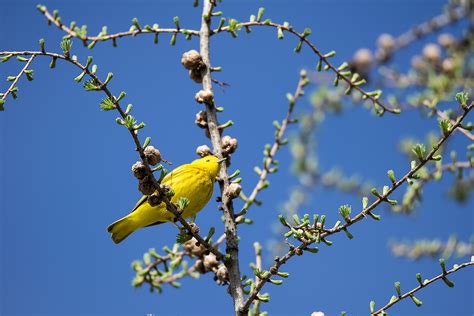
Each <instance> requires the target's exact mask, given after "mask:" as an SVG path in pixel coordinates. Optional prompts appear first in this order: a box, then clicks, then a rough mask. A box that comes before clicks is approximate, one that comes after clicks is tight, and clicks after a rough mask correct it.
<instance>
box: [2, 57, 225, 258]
mask: <svg viewBox="0 0 474 316" xmlns="http://www.w3.org/2000/svg"><path fill="white" fill-rule="evenodd" d="M0 55H13V56H21V55H24V56H32V57H35V56H50V57H53V58H56V59H61V60H64V61H67V62H69V63H71V64H73V65H74V66H76V67H78V68H80V69H81V70H82V71H83V72H85V73H86V74H87V75H88V76H90V77H91V78H92V79H93V80H94V81H96V82H97V84H98V89H99V90H102V91H103V92H104V93H105V94H106V95H107V97H108V98H109V99H110V100H111V101H112V102H113V104H114V106H115V108H116V110H117V111H118V112H119V113H120V116H121V117H122V118H124V119H125V117H127V115H128V114H126V113H125V111H124V110H123V109H122V107H121V106H120V104H119V102H118V101H117V98H116V97H115V96H114V95H113V94H112V93H111V92H110V90H109V89H108V88H107V85H106V84H105V83H104V82H102V81H101V80H100V79H99V77H97V75H96V74H95V73H92V72H91V71H90V70H89V68H87V67H86V66H84V65H82V64H81V63H79V62H78V61H77V60H74V59H71V58H69V57H66V56H65V55H61V54H57V53H51V52H40V51H21V52H20V51H17V52H0ZM128 131H129V133H130V136H131V137H132V139H133V142H134V143H135V147H136V150H137V152H138V153H139V155H140V158H141V160H142V161H143V164H144V165H145V169H146V173H147V175H148V176H149V177H150V178H151V179H152V181H153V184H154V186H155V189H156V190H157V191H158V192H160V196H163V202H164V203H165V205H166V209H167V210H168V211H169V212H171V213H172V214H173V215H174V216H175V217H176V219H177V220H178V221H179V222H180V223H181V225H183V227H184V228H185V229H186V231H187V232H188V233H189V234H190V235H191V236H193V237H194V238H196V239H197V240H198V241H199V242H200V243H201V244H202V245H203V246H204V247H205V248H206V249H207V250H209V251H210V252H212V253H213V254H215V255H216V258H218V260H222V259H223V258H224V256H223V255H222V253H220V252H219V250H218V249H216V248H215V247H213V246H212V245H210V244H209V243H208V242H206V241H205V240H204V238H202V237H201V236H200V235H199V234H197V233H195V232H194V231H193V229H192V227H191V226H190V225H189V223H188V222H187V221H186V220H185V219H184V218H183V217H182V216H181V213H182V210H179V209H178V207H177V206H176V205H175V204H174V203H172V202H171V201H170V200H169V199H168V198H167V197H166V195H165V193H164V192H163V190H162V188H161V186H160V184H159V182H158V181H157V180H156V178H155V176H154V174H153V172H152V170H151V168H150V165H149V164H148V161H147V159H146V156H145V153H144V148H143V147H142V145H141V143H140V140H139V139H138V135H137V133H136V132H135V130H134V129H131V128H130V129H128Z"/></svg>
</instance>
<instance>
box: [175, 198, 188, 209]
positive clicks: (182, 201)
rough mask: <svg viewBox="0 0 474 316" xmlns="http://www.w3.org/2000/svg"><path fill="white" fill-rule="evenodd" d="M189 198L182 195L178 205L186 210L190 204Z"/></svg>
mask: <svg viewBox="0 0 474 316" xmlns="http://www.w3.org/2000/svg"><path fill="white" fill-rule="evenodd" d="M189 202H190V201H189V199H188V198H187V197H184V196H180V197H179V199H178V207H179V209H180V210H184V209H185V208H186V207H187V206H188V205H189Z"/></svg>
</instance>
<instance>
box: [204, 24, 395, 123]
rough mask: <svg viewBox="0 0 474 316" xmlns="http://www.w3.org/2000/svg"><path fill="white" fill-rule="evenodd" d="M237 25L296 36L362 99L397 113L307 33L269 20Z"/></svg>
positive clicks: (226, 30)
mask: <svg viewBox="0 0 474 316" xmlns="http://www.w3.org/2000/svg"><path fill="white" fill-rule="evenodd" d="M239 26H240V27H250V26H262V27H264V26H267V27H273V28H276V29H280V30H284V31H286V32H288V33H290V34H292V35H294V36H296V37H298V38H299V40H300V41H301V42H303V43H305V44H306V45H307V46H308V47H309V48H310V49H311V50H312V51H313V53H315V54H316V55H317V56H318V57H319V59H320V61H321V63H324V64H325V65H326V67H327V70H331V71H333V72H334V73H335V74H336V76H337V77H338V78H340V79H342V80H343V81H344V82H345V83H346V84H347V85H348V87H350V89H351V90H357V91H358V92H359V93H360V94H361V95H362V96H363V98H364V99H367V100H370V101H371V102H372V103H373V104H374V105H377V106H379V107H380V108H381V109H382V110H383V111H387V112H390V113H394V114H398V113H399V110H398V109H397V108H393V107H389V106H387V105H384V104H383V103H382V102H380V100H379V98H378V97H377V96H374V95H372V94H371V93H368V92H366V91H365V90H364V89H362V88H361V87H360V85H359V84H355V82H353V81H352V73H351V74H350V75H344V74H343V73H344V70H340V69H339V68H338V67H336V66H334V65H333V64H332V63H331V62H330V61H329V58H330V56H333V55H330V56H328V55H326V54H323V53H322V52H321V51H320V50H319V49H318V48H317V47H316V45H314V44H313V43H312V42H311V41H310V40H308V38H307V35H305V34H304V33H299V32H297V31H295V30H294V29H293V27H291V26H289V25H288V26H287V25H284V24H278V23H274V22H271V21H265V22H259V21H251V22H243V23H239ZM230 30H231V29H230V27H229V26H224V27H222V28H220V29H215V30H213V33H214V34H217V33H221V32H229V31H230Z"/></svg>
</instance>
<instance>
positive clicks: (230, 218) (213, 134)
mask: <svg viewBox="0 0 474 316" xmlns="http://www.w3.org/2000/svg"><path fill="white" fill-rule="evenodd" d="M214 5H215V2H214V1H213V0H204V1H203V10H202V20H201V30H200V55H201V57H202V60H203V62H204V64H205V65H206V67H205V69H204V70H203V73H202V74H203V76H202V88H203V90H205V91H206V90H207V91H210V92H212V77H211V61H210V56H209V37H210V34H211V14H212V10H213V8H214ZM205 105H206V116H207V127H208V130H209V135H210V138H211V142H212V146H213V147H214V153H215V154H216V155H217V156H218V157H222V146H221V135H220V132H219V128H218V127H219V124H218V122H217V117H216V109H215V106H214V101H212V102H206V103H205ZM219 179H220V181H219V185H220V189H221V196H222V208H223V211H224V226H225V235H226V241H227V242H226V253H227V260H224V264H225V266H226V267H227V269H228V272H229V292H230V294H231V296H232V299H233V301H234V311H235V314H236V315H240V314H241V312H240V308H241V305H242V304H243V299H244V292H243V287H242V283H241V276H240V266H239V246H238V235H237V224H236V222H235V214H234V206H233V202H232V199H231V198H229V197H228V196H227V195H226V194H225V193H226V191H227V189H228V187H229V185H230V180H229V175H228V172H227V165H226V164H222V166H221V169H220V172H219Z"/></svg>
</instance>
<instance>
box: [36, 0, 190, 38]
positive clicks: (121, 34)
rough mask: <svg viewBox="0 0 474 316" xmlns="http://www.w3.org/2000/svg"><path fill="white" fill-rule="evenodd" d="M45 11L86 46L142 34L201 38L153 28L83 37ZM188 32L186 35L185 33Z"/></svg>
mask: <svg viewBox="0 0 474 316" xmlns="http://www.w3.org/2000/svg"><path fill="white" fill-rule="evenodd" d="M43 8H44V10H40V12H41V13H42V14H43V15H44V16H45V17H46V19H48V21H49V22H51V23H53V24H55V25H56V26H57V27H58V28H59V29H61V30H63V31H64V32H66V33H67V34H68V35H69V36H70V37H76V38H79V39H81V40H82V41H83V43H84V45H86V46H87V44H88V42H105V41H108V40H114V41H115V40H116V39H118V38H121V37H127V36H137V35H141V34H159V33H171V34H177V33H183V34H189V35H193V36H199V31H196V30H189V29H185V28H180V29H176V28H151V29H145V28H141V29H137V30H130V31H126V32H119V33H115V34H108V35H101V36H81V35H80V34H78V33H77V32H75V31H74V30H72V29H70V28H69V27H67V26H66V25H65V24H64V23H62V21H61V20H58V19H56V18H54V16H53V15H52V14H51V13H50V12H49V11H48V9H47V8H46V7H43ZM185 32H186V33H185Z"/></svg>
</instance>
